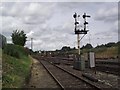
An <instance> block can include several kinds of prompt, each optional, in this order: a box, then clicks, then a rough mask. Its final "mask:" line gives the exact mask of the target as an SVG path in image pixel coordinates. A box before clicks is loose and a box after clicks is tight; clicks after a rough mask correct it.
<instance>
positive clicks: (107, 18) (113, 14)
mask: <svg viewBox="0 0 120 90" xmlns="http://www.w3.org/2000/svg"><path fill="white" fill-rule="evenodd" d="M94 19H95V20H99V21H104V22H114V21H116V20H118V7H117V6H115V7H111V8H109V7H108V8H107V6H106V7H104V8H100V9H99V10H98V12H97V13H96V15H95V18H94Z"/></svg>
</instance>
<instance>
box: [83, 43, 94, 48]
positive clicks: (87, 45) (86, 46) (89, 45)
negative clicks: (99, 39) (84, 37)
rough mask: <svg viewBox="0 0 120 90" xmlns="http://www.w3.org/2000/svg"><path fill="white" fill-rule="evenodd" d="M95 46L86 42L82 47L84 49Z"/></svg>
mask: <svg viewBox="0 0 120 90" xmlns="http://www.w3.org/2000/svg"><path fill="white" fill-rule="evenodd" d="M92 48H93V46H92V45H91V44H88V43H87V44H86V45H85V46H83V47H82V49H92Z"/></svg>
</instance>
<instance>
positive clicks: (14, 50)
mask: <svg viewBox="0 0 120 90" xmlns="http://www.w3.org/2000/svg"><path fill="white" fill-rule="evenodd" d="M3 52H4V53H5V54H7V55H10V56H12V57H16V58H20V57H21V56H24V55H25V56H28V53H27V52H26V51H25V49H24V47H22V46H19V45H13V44H7V45H6V46H5V48H4V49H3Z"/></svg>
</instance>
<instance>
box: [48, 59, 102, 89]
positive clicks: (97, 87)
mask: <svg viewBox="0 0 120 90" xmlns="http://www.w3.org/2000/svg"><path fill="white" fill-rule="evenodd" d="M46 62H49V61H46ZM49 63H50V64H51V65H53V66H55V67H57V68H59V69H61V70H62V71H64V72H66V73H68V74H70V75H72V76H73V77H75V78H77V79H79V80H82V81H83V82H85V83H87V84H89V85H90V86H92V87H94V88H96V89H97V90H102V89H101V87H99V86H96V85H94V84H92V83H89V82H88V81H87V80H85V79H82V78H80V77H78V76H76V75H75V74H73V73H71V72H69V71H67V70H65V69H63V68H61V67H59V66H56V65H55V64H53V63H51V62H49Z"/></svg>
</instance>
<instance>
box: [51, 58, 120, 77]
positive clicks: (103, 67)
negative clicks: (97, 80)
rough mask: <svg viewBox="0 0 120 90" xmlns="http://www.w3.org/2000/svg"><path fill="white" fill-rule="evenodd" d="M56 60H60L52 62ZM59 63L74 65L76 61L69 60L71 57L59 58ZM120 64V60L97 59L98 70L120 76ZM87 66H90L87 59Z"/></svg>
mask: <svg viewBox="0 0 120 90" xmlns="http://www.w3.org/2000/svg"><path fill="white" fill-rule="evenodd" d="M51 61H52V60H51ZM56 61H57V62H58V60H54V61H52V62H53V63H54V62H56ZM59 63H60V64H65V65H72V66H73V63H74V61H73V60H69V59H59ZM119 65H120V62H118V61H105V60H102V61H100V60H99V61H96V70H98V71H101V72H105V73H110V74H114V75H118V76H119V75H120V73H119V68H120V67H119ZM85 67H86V68H88V62H87V61H86V62H85Z"/></svg>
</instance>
